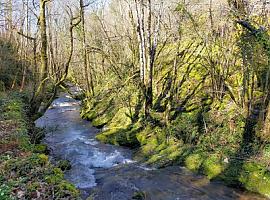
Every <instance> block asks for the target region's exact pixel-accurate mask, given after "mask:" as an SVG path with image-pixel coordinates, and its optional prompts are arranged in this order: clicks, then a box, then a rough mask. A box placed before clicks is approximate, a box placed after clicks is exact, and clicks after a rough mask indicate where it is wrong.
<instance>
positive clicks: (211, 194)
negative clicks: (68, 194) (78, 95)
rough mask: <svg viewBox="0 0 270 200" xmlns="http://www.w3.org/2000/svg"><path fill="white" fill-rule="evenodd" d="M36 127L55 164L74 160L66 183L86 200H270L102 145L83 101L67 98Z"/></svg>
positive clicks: (47, 113) (59, 99) (67, 174)
mask: <svg viewBox="0 0 270 200" xmlns="http://www.w3.org/2000/svg"><path fill="white" fill-rule="evenodd" d="M36 125H37V126H38V127H44V128H46V131H47V134H46V137H45V139H44V142H45V143H46V144H47V145H48V147H49V149H50V151H51V159H52V160H58V159H65V160H68V161H70V163H71V169H70V170H67V171H66V172H65V178H66V179H67V180H68V181H70V182H72V183H73V184H74V185H75V186H76V187H77V188H78V189H79V190H80V191H81V193H82V198H83V199H87V198H88V199H96V200H128V199H148V200H176V199H178V200H180V199H181V200H182V199H183V200H184V199H185V200H189V199H200V200H201V199H213V200H214V199H216V200H222V199H224V200H225V199H228V200H229V199H239V200H240V199H250V200H253V199H265V198H263V197H260V196H257V195H254V194H250V193H246V192H243V191H241V190H238V189H234V188H229V187H226V186H224V185H223V184H222V183H219V182H210V181H209V180H208V179H207V178H206V177H204V176H200V175H196V174H194V173H192V172H190V171H188V170H187V169H185V168H182V167H179V166H173V167H167V168H163V169H154V168H151V167H146V166H144V165H143V164H141V163H138V162H136V161H133V160H132V153H133V152H132V151H131V150H129V149H127V148H123V147H118V146H112V145H108V144H102V143H100V142H98V141H97V140H96V139H95V136H96V134H97V133H99V130H98V129H96V128H94V127H93V126H92V125H91V124H90V123H89V122H88V121H86V120H83V119H81V117H80V101H77V100H75V99H73V98H72V97H71V96H70V95H68V94H65V93H63V94H61V95H60V96H59V97H58V98H57V99H56V100H55V101H54V102H53V103H52V105H51V107H50V108H49V109H48V110H47V112H46V113H45V115H44V116H43V117H41V118H40V119H38V120H37V121H36ZM89 196H90V197H89Z"/></svg>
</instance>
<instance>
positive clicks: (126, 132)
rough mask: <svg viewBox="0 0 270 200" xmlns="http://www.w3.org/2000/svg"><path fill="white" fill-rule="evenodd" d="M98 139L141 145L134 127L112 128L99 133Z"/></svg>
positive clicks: (112, 142) (133, 146) (105, 141)
mask: <svg viewBox="0 0 270 200" xmlns="http://www.w3.org/2000/svg"><path fill="white" fill-rule="evenodd" d="M96 139H98V140H99V141H101V142H104V143H108V144H113V145H121V146H127V147H132V148H135V147H137V146H139V142H138V140H137V137H136V130H132V129H131V130H130V129H118V128H116V129H110V130H107V131H105V132H102V133H100V134H98V135H97V136H96Z"/></svg>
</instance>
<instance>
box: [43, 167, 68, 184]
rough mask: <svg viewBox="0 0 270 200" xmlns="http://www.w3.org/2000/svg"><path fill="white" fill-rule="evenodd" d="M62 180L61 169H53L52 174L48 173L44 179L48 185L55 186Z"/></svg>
mask: <svg viewBox="0 0 270 200" xmlns="http://www.w3.org/2000/svg"><path fill="white" fill-rule="evenodd" d="M63 178H64V174H63V172H62V170H61V169H59V168H54V169H53V170H52V173H50V174H49V175H48V176H46V177H45V180H46V182H47V183H49V184H54V185H57V184H59V183H61V181H62V180H63Z"/></svg>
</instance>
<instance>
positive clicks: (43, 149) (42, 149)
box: [33, 144, 49, 154]
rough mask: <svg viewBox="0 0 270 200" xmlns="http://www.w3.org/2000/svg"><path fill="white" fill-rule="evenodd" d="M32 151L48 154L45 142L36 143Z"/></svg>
mask: <svg viewBox="0 0 270 200" xmlns="http://www.w3.org/2000/svg"><path fill="white" fill-rule="evenodd" d="M33 152H34V153H41V154H49V150H48V146H47V145H46V144H37V145H35V147H34V150H33Z"/></svg>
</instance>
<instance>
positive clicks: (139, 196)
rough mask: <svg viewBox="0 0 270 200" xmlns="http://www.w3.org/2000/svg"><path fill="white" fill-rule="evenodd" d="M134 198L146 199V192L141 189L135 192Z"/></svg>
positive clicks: (138, 199) (137, 199)
mask: <svg viewBox="0 0 270 200" xmlns="http://www.w3.org/2000/svg"><path fill="white" fill-rule="evenodd" d="M132 199H136V200H144V199H146V194H145V193H144V192H141V191H138V192H135V193H134V194H133V196H132Z"/></svg>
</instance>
